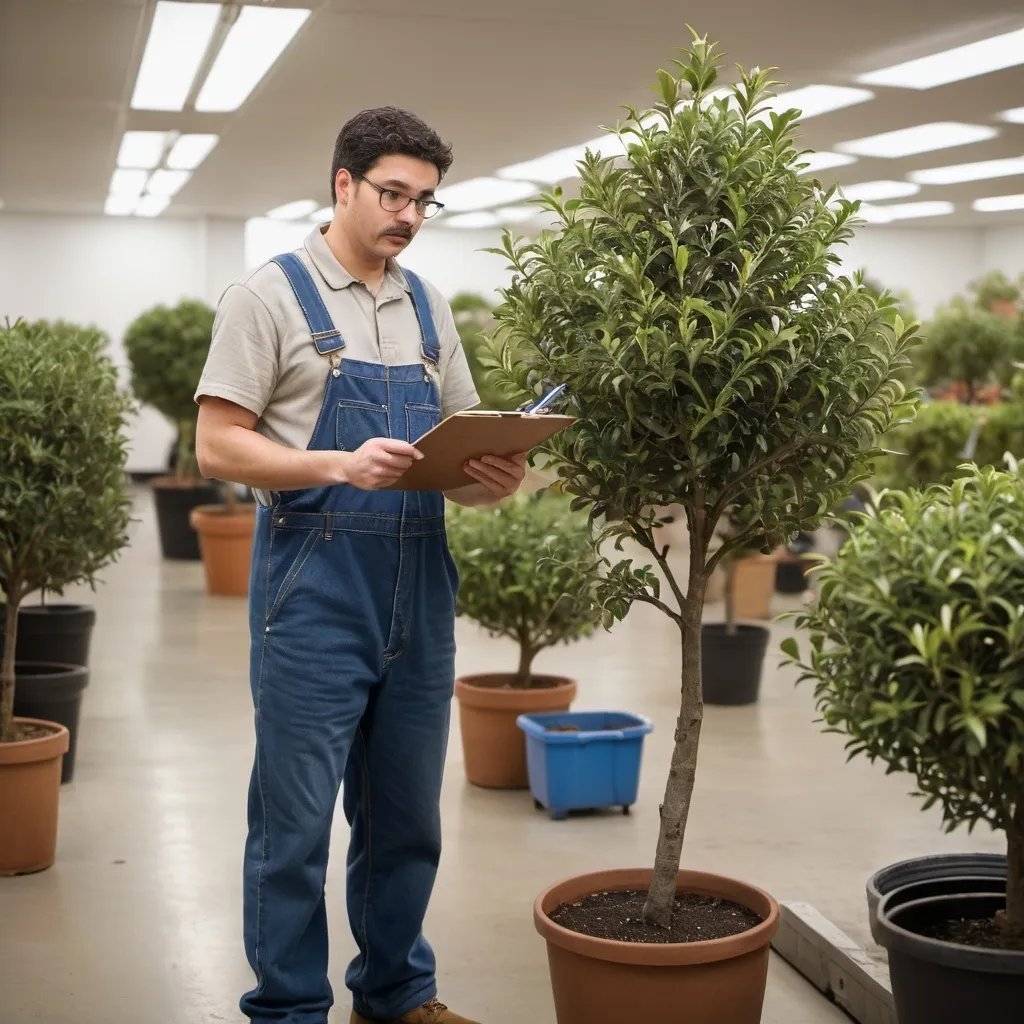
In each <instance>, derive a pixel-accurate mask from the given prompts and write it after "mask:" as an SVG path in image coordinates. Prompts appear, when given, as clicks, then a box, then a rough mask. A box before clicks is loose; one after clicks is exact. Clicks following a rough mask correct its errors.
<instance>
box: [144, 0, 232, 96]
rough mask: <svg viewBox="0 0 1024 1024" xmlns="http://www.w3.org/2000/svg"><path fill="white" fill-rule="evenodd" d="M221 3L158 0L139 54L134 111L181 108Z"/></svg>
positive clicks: (213, 26)
mask: <svg viewBox="0 0 1024 1024" xmlns="http://www.w3.org/2000/svg"><path fill="white" fill-rule="evenodd" d="M220 10H221V5H220V4H192V3H187V4H186V3H169V2H167V0H160V3H158V4H157V5H156V13H155V14H154V15H153V24H152V27H151V28H150V30H149V39H148V40H147V41H146V49H145V52H144V53H143V54H142V63H141V64H140V65H139V74H138V77H137V78H136V79H135V91H134V92H133V93H132V107H133V108H134V109H135V110H183V109H184V108H185V100H186V99H187V98H188V94H189V92H190V91H191V89H192V80H193V79H194V78H195V76H196V71H198V70H199V65H200V63H201V62H202V59H203V56H204V55H205V54H206V49H207V47H208V46H209V45H210V37H211V36H212V35H213V30H214V29H215V28H216V27H217V19H218V18H219V17H220Z"/></svg>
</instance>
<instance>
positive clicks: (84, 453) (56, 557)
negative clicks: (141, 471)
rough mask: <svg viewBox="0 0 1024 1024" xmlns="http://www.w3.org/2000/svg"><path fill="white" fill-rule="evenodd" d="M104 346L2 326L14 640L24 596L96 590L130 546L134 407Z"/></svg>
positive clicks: (7, 670) (68, 334)
mask: <svg viewBox="0 0 1024 1024" xmlns="http://www.w3.org/2000/svg"><path fill="white" fill-rule="evenodd" d="M106 348H107V339H106V336H105V335H104V334H103V333H102V332H100V331H98V330H96V329H95V328H78V327H75V326H74V325H73V324H68V323H63V322H57V323H52V324H51V323H47V322H46V321H42V320H40V321H37V322H35V323H25V322H24V321H19V322H17V323H15V324H14V325H13V326H11V325H10V323H9V322H8V323H7V324H6V325H5V326H3V327H0V452H3V472H2V473H0V590H2V592H3V595H4V597H5V599H6V605H7V609H6V614H7V616H8V618H9V621H10V624H11V628H12V633H13V623H15V622H16V621H17V618H16V616H17V608H18V605H19V604H20V603H21V601H22V600H23V599H24V597H25V596H26V595H27V594H29V593H31V592H33V591H36V590H40V589H45V590H48V591H53V592H56V593H60V592H61V591H62V590H63V589H64V588H65V587H67V586H69V585H71V584H73V583H80V582H88V583H90V584H93V583H94V580H95V575H96V573H97V572H98V571H99V570H100V569H101V568H103V566H105V565H106V564H107V563H108V562H110V561H111V560H112V559H113V558H114V557H115V555H116V554H117V552H118V551H119V550H120V549H121V548H122V547H123V546H124V545H125V544H126V543H127V541H128V537H127V533H126V531H127V527H128V522H129V516H130V512H129V505H130V503H129V499H128V497H127V494H126V492H125V477H124V466H125V460H126V458H127V441H126V439H125V434H124V427H125V423H126V419H127V416H128V414H129V413H130V412H131V410H132V403H131V400H130V398H129V397H128V396H127V395H126V394H124V393H123V392H122V391H121V390H119V388H118V380H117V371H116V369H115V367H114V365H113V363H112V362H111V361H110V359H109V357H108V356H107V354H106ZM13 648H14V644H13V643H8V644H7V645H6V648H5V660H4V670H3V696H4V699H3V709H4V712H3V714H0V734H2V733H3V732H6V731H7V730H8V728H9V724H10V721H9V714H10V709H11V707H12V706H13V692H14V656H15V655H14V649H13Z"/></svg>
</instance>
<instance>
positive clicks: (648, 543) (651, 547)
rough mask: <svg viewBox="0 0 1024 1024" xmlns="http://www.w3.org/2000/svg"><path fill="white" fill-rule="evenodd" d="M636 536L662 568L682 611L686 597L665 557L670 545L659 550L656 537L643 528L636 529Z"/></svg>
mask: <svg viewBox="0 0 1024 1024" xmlns="http://www.w3.org/2000/svg"><path fill="white" fill-rule="evenodd" d="M634 536H635V537H636V538H637V540H638V541H639V542H640V544H641V546H642V547H644V548H646V549H647V550H648V551H650V553H651V554H652V555H654V557H655V559H656V560H657V562H658V565H659V566H660V567H661V571H662V572H663V573H664V574H665V579H666V580H668V585H669V586H670V587H671V588H672V593H673V594H674V595H675V599H676V601H678V602H679V609H680V611H682V608H683V605H684V604H686V597H685V595H684V594H683V592H682V590H681V589H680V587H679V584H678V583H677V582H676V577H675V574H674V573H673V572H672V570H671V569H670V568H669V564H668V559H667V558H666V557H665V555H666V554H667V552H668V545H667V544H666V545H665V547H664V548H663V549H662V550H660V551H659V550H658V545H657V544H655V543H654V536H653V534H652V533H651V531H650V530H644V529H642V528H641V527H634Z"/></svg>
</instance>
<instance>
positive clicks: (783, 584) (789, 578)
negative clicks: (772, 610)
mask: <svg viewBox="0 0 1024 1024" xmlns="http://www.w3.org/2000/svg"><path fill="white" fill-rule="evenodd" d="M812 565H814V563H813V562H812V561H810V560H809V559H805V558H799V559H796V560H790V559H785V558H783V559H780V560H779V563H778V565H776V567H775V589H776V590H777V591H778V592H779V593H780V594H802V593H803V592H804V591H805V590H806V589H807V587H808V582H807V576H806V573H807V570H808V569H810V568H811V566H812Z"/></svg>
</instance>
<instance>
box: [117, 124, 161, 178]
mask: <svg viewBox="0 0 1024 1024" xmlns="http://www.w3.org/2000/svg"><path fill="white" fill-rule="evenodd" d="M166 145H167V132H125V133H124V135H122V136H121V148H120V149H119V150H118V151H117V166H118V167H136V168H139V167H141V168H143V169H144V170H147V171H151V170H152V169H153V168H154V167H156V165H157V164H159V163H160V160H161V159H162V158H163V155H164V146H166Z"/></svg>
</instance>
